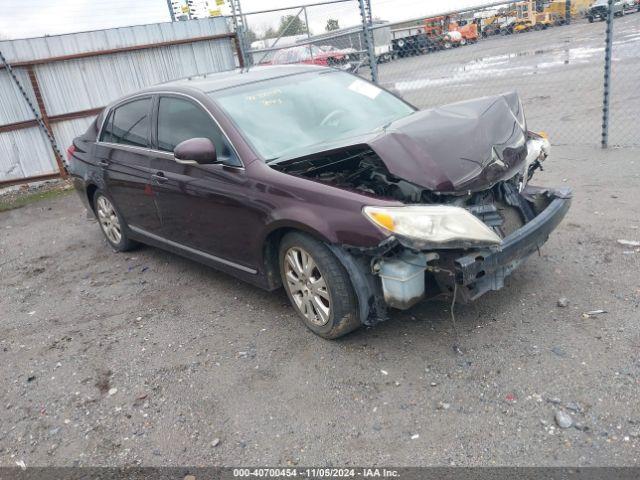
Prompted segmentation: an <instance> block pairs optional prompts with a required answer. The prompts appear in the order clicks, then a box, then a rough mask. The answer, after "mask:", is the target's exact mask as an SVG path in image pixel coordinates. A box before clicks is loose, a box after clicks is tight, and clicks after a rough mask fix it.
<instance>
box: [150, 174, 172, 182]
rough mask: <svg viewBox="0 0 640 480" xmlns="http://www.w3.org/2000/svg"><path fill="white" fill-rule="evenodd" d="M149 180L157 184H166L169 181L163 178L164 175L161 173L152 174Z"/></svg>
mask: <svg viewBox="0 0 640 480" xmlns="http://www.w3.org/2000/svg"><path fill="white" fill-rule="evenodd" d="M151 178H153V179H154V180H155V181H156V182H158V183H166V182H167V181H169V179H168V178H167V177H165V176H164V173H162V172H157V173H154V174H153V175H151Z"/></svg>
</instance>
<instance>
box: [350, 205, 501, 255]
mask: <svg viewBox="0 0 640 480" xmlns="http://www.w3.org/2000/svg"><path fill="white" fill-rule="evenodd" d="M363 213H364V215H365V216H366V217H367V218H368V219H369V220H371V221H372V222H373V223H374V224H376V225H377V226H378V227H380V228H381V229H382V230H384V231H386V232H389V233H393V234H395V235H397V236H399V237H406V238H408V239H411V240H413V241H415V242H416V245H417V246H418V247H419V248H429V247H439V248H466V247H481V246H492V245H499V244H500V242H501V241H502V240H501V239H500V237H499V236H498V235H496V233H495V232H494V231H493V230H491V229H490V228H489V227H488V226H486V225H485V224H484V223H482V221H481V220H480V219H478V218H476V217H475V216H473V214H471V213H470V212H468V211H467V210H465V209H464V208H460V207H452V206H447V205H411V206H406V207H364V209H363Z"/></svg>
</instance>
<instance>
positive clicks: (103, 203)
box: [93, 190, 136, 252]
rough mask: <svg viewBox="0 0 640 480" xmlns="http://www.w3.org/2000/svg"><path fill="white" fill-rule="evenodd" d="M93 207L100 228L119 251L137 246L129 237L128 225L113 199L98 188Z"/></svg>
mask: <svg viewBox="0 0 640 480" xmlns="http://www.w3.org/2000/svg"><path fill="white" fill-rule="evenodd" d="M93 208H94V211H95V212H96V217H97V218H98V223H100V228H101V229H102V233H103V234H104V236H105V238H106V239H107V242H109V245H111V247H112V248H113V249H114V250H116V251H117V252H126V251H127V250H131V249H132V248H133V247H135V246H136V243H135V242H134V241H133V240H130V239H129V238H128V237H127V233H126V231H125V229H126V225H125V223H124V220H123V219H122V216H121V215H120V214H119V213H118V210H117V209H116V207H115V206H114V203H113V201H112V200H111V198H109V197H108V196H107V195H106V194H105V193H104V192H102V191H100V190H98V191H97V192H96V193H95V195H94V197H93Z"/></svg>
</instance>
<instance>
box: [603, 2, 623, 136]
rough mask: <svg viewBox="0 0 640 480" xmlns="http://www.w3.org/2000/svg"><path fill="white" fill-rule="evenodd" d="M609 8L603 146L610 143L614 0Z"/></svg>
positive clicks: (605, 55)
mask: <svg viewBox="0 0 640 480" xmlns="http://www.w3.org/2000/svg"><path fill="white" fill-rule="evenodd" d="M607 8H608V12H607V38H606V46H605V49H604V96H603V99H602V148H607V147H608V145H609V96H610V94H611V54H612V53H613V52H612V48H613V0H609V1H608V7H607ZM623 8H624V7H623Z"/></svg>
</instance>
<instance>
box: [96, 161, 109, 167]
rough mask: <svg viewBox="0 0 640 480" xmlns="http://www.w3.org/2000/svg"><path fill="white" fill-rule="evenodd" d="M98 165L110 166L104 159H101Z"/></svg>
mask: <svg viewBox="0 0 640 480" xmlns="http://www.w3.org/2000/svg"><path fill="white" fill-rule="evenodd" d="M98 166H100V167H108V166H109V162H105V161H104V160H100V161H99V162H98Z"/></svg>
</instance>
